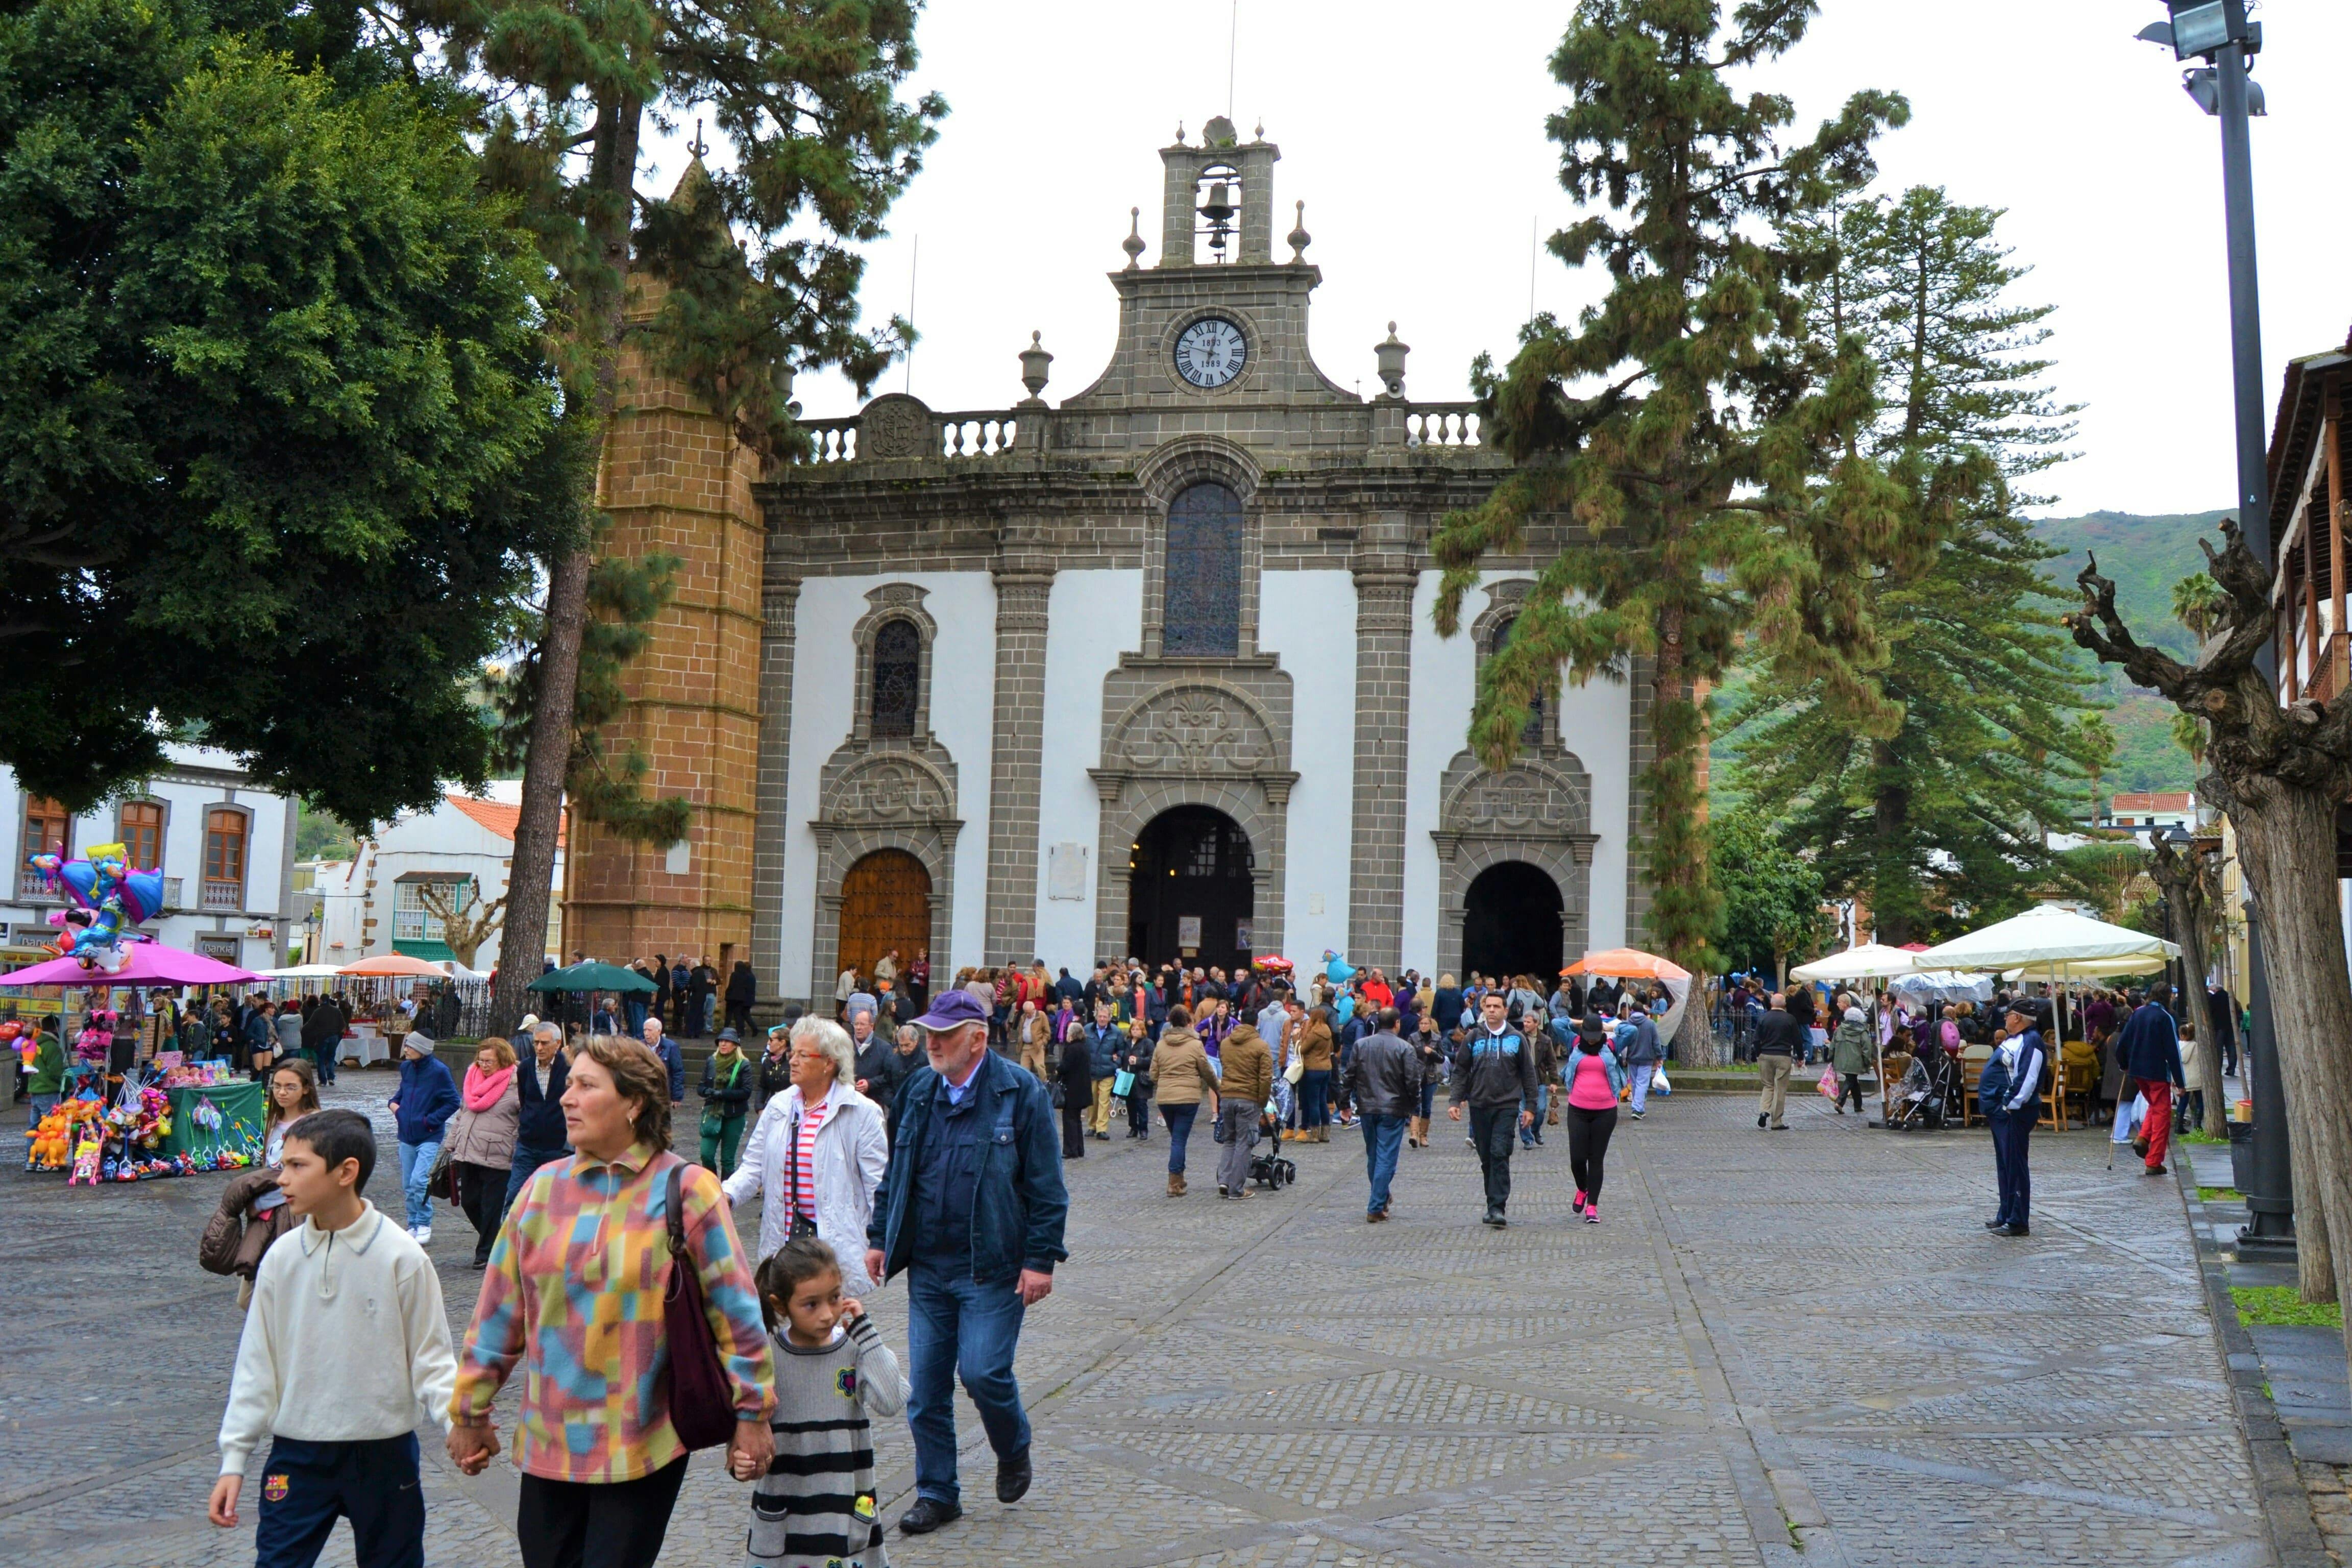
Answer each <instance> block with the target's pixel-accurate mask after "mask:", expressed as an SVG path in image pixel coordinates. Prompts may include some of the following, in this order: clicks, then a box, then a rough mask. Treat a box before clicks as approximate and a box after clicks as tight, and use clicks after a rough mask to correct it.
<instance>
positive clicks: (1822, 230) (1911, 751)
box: [1735, 187, 2112, 945]
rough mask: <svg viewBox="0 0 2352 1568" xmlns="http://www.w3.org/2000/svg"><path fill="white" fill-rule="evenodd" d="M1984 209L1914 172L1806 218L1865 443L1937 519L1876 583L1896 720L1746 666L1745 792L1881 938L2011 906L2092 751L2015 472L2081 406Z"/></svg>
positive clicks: (1953, 924) (2057, 435)
mask: <svg viewBox="0 0 2352 1568" xmlns="http://www.w3.org/2000/svg"><path fill="white" fill-rule="evenodd" d="M1999 218H2000V213H1999V212H1997V211H1995V210H1994V209H1992V208H1990V207H1971V206H1963V205H1957V204H1955V203H1953V202H1952V201H1950V200H1949V199H1948V197H1947V196H1946V195H1945V194H1944V193H1943V192H1942V191H1940V190H1936V189H1932V188H1927V187H1915V188H1913V189H1911V190H1909V191H1906V192H1905V193H1904V194H1903V195H1902V196H1901V197H1900V198H1899V199H1895V200H1892V201H1888V200H1884V199H1867V200H1861V201H1854V202H1849V203H1845V204H1842V205H1841V206H1840V208H1839V210H1838V212H1837V214H1836V216H1834V218H1833V219H1832V220H1831V221H1830V222H1828V223H1826V224H1823V225H1822V226H1820V227H1819V228H1818V229H1817V230H1815V231H1814V232H1813V239H1814V242H1815V243H1816V244H1818V245H1819V246H1820V247H1822V249H1824V250H1825V251H1827V252H1829V253H1830V260H1831V269H1830V271H1829V273H1828V275H1827V276H1826V277H1825V278H1823V279H1822V281H1821V282H1819V283H1817V284H1816V285H1814V287H1813V289H1812V290H1811V310H1812V325H1813V331H1814V332H1815V334H1816V335H1817V336H1818V337H1819V338H1820V339H1821V340H1822V342H1824V343H1834V342H1837V341H1839V340H1840V339H1842V338H1843V337H1844V336H1845V335H1846V334H1848V333H1851V332H1860V333H1862V334H1863V335H1864V337H1865V339H1866V340H1867V341H1868V342H1869V344H1870V348H1871V353H1872V358H1873V360H1874V362H1875V363H1876V364H1877V366H1878V371H1879V377H1880V379H1879V383H1878V387H1877V395H1878V397H1879V399H1880V401H1881V404H1882V406H1883V412H1882V413H1881V414H1880V416H1879V417H1878V418H1877V419H1876V420H1875V421H1874V423H1873V424H1872V426H1870V428H1869V430H1868V431H1867V433H1866V434H1865V435H1864V437H1863V446H1864V450H1866V451H1868V452H1869V453H1871V454H1872V455H1873V456H1874V457H1876V458H1878V459H1879V460H1880V461H1881V462H1883V463H1884V464H1885V466H1886V468H1887V469H1888V471H1889V472H1890V473H1892V474H1894V475H1895V476H1896V477H1897V478H1898V479H1900V480H1901V482H1903V483H1904V484H1905V485H1906V486H1907V487H1909V488H1911V489H1913V491H1914V494H1915V504H1916V507H1917V508H1918V510H1919V511H1920V513H1921V514H1922V515H1927V514H1928V513H1929V512H1930V511H1934V512H1936V513H1937V514H1938V515H1939V516H1940V517H1942V518H1943V519H1944V520H1945V526H1944V528H1943V529H1942V530H1941V532H1942V542H1940V543H1939V544H1938V545H1937V549H1936V552H1935V558H1934V562H1933V564H1932V565H1930V567H1929V568H1928V569H1927V572H1925V573H1924V574H1920V575H1918V576H1916V577H1905V576H1901V575H1896V574H1887V575H1885V576H1881V577H1880V578H1878V579H1877V580H1875V581H1874V582H1873V583H1872V584H1871V586H1870V590H1869V603H1870V612H1871V616H1872V619H1873V621H1874V623H1875V625H1876V626H1877V629H1878V631H1879V633H1880V635H1881V636H1883V637H1885V639H1886V647H1887V656H1888V657H1887V662H1886V666H1885V668H1884V669H1882V670H1881V671H1880V672H1879V675H1878V681H1879V686H1880V689H1881V690H1882V691H1883V692H1884V694H1885V698H1886V699H1887V700H1889V701H1892V702H1895V703H1899V704H1900V705H1901V710H1902V722H1901V723H1900V724H1899V725H1898V726H1897V727H1896V728H1895V731H1894V732H1893V733H1891V734H1883V735H1880V734H1871V733H1868V732H1866V731H1864V730H1862V729H1859V728H1857V727H1855V726H1853V725H1851V724H1849V723H1847V722H1846V721H1845V720H1844V716H1843V714H1841V713H1840V712H1839V711H1838V705H1837V701H1836V696H1835V693H1834V692H1832V690H1831V689H1829V688H1828V687H1827V686H1826V685H1825V684H1824V683H1823V682H1822V681H1821V680H1819V679H1808V680H1804V681H1801V682H1799V683H1796V684H1790V683H1787V682H1783V681H1779V680H1774V679H1769V678H1768V679H1763V680H1761V681H1759V683H1758V684H1757V686H1756V688H1755V689H1754V694H1753V696H1752V697H1751V699H1750V700H1749V701H1748V704H1747V705H1746V706H1745V707H1744V708H1743V709H1742V710H1740V712H1739V713H1738V716H1737V719H1736V721H1735V722H1736V724H1737V726H1738V731H1739V741H1738V756H1739V760H1740V765H1741V783H1742V784H1743V785H1744V786H1745V787H1746V790H1747V792H1748V795H1749V797H1750V798H1752V799H1753V800H1754V801H1755V802H1756V803H1757V805H1759V807H1761V808H1762V809H1763V810H1765V811H1766V812H1767V813H1768V814H1769V816H1772V817H1773V818H1774V819H1775V821H1776V822H1777V823H1778V825H1779V832H1780V837H1781V838H1782V839H1783V841H1784V842H1786V843H1788V844H1790V845H1791V846H1793V847H1799V848H1801V849H1803V850H1805V851H1807V852H1809V853H1810V854H1811V857H1812V858H1813V860H1814V863H1815V864H1816V865H1818V866H1819V867H1820V868H1821V869H1822V875H1823V877H1824V879H1826V881H1827V883H1828V886H1829V888H1830V889H1831V891H1832V893H1834V894H1836V895H1838V896H1841V897H1849V898H1855V899H1859V900H1862V901H1863V902H1864V904H1865V905H1866V906H1867V908H1868V910H1869V913H1870V919H1871V922H1872V924H1873V926H1874V929H1875V933H1876V936H1877V939H1878V940H1879V941H1880V942H1887V943H1890V944H1895V945H1900V944H1902V943H1904V942H1914V941H1918V940H1922V939H1927V940H1935V939H1938V938H1941V937H1944V936H1948V935H1953V934H1957V931H1958V929H1960V928H1961V927H1963V926H1965V925H1967V924H1969V923H1981V922H1982V921H1985V920H1987V919H1990V918H1997V917H1999V916H2002V915H2006V914H2010V913H2013V912H2014V911H2015V910H2018V909H2020V908H2022V907H2023V906H2024V905H2025V904H2026V903H2027V902H2028V901H2030V900H2031V897H2032V891H2033V889H2034V888H2035V886H2036V885H2037V884H2038V883H2039V882H2041V881H2042V880H2043V879H2045V878H2046V877H2047V875H2048V874H2049V872H2050V870H2051V867H2052V862H2051V857H2050V854H2049V852H2048V850H2047V849H2046V848H2045V847H2044V837H2043V835H2044V831H2045V830H2060V831H2063V830H2064V829H2066V828H2068V827H2070V826H2072V820H2073V817H2074V811H2075V809H2076V806H2077V805H2078V803H2079V801H2080V798H2081V797H2080V794H2079V784H2080V782H2081V781H2082V780H2083V778H2084V775H2085V773H2086V772H2092V771H2095V770H2097V769H2099V768H2101V767H2103V766H2104V765H2105V761H2106V752H2105V751H2104V750H2099V749H2098V742H2099V740H2100V738H2101V735H2102V733H2103V731H2104V728H2105V727H2104V726H2098V727H2096V728H2086V727H2083V726H2081V725H2079V724H2078V723H2077V722H2076V718H2077V715H2078V714H2080V713H2081V712H2082V710H2084V706H2085V703H2084V690H2085V689H2086V688H2087V687H2088V686H2089V685H2090V684H2091V683H2090V681H2089V679H2087V678H2086V677H2084V675H2083V674H2082V673H2081V672H2080V671H2079V670H2077V669H2076V668H2074V662H2073V660H2074V658H2075V657H2076V656H2074V653H2073V650H2072V649H2071V648H2070V647H2069V646H2068V644H2067V641H2066V637H2065V635H2064V632H2063V629H2062V628H2061V627H2060V625H2059V618H2060V610H2061V608H2062V605H2063V601H2062V599H2061V596H2060V590H2059V588H2058V587H2057V585H2056V584H2053V582H2051V580H2050V579H2049V578H2048V577H2046V576H2044V575H2043V574H2042V570H2041V566H2042V562H2044V561H2046V560H2049V559H2050V558H2051V557H2053V556H2054V555H2056V554H2057V553H2058V552H2057V551H2055V550H2053V549H2052V548H2050V547H2049V546H2048V545H2046V544H2043V543H2042V542H2041V541H2040V540H2038V539H2036V538H2035V537H2034V535H2033V531H2032V525H2031V524H2029V523H2028V522H2027V521H2025V520H2024V519H2023V518H2022V517H2021V516H2020V515H2019V512H2020V510H2021V509H2023V508H2026V507H2030V506H2034V505H2038V504H2041V503H2042V501H2043V500H2044V499H2045V498H2042V497H2039V496H2035V495H2032V494H2030V493H2020V492H2019V491H2018V490H2016V489H2014V488H2013V487H2014V486H2015V485H2017V484H2018V483H2019V482H2021V481H2024V480H2026V479H2028V478H2029V477H2030V476H2032V474H2034V473H2037V472H2039V471H2041V470H2042V469H2044V468H2049V467H2050V466H2051V465H2053V464H2054V463H2056V462H2058V461H2060V460H2061V459H2062V458H2063V444H2064V442H2065V440H2066V439H2067V437H2069V435H2071V433H2072V431H2073V426H2072V423H2071V419H2070V416H2072V415H2073V413H2074V409H2073V408H2071V407H2068V406H2064V405H2060V404H2058V403H2057V401H2056V400H2055V399H2054V398H2053V397H2052V395H2050V394H2049V393H2048V392H2047V391H2046V390H2045V389H2044V387H2043V385H2042V377H2043V375H2044V374H2045V373H2046V372H2047V371H2048V370H2049V368H2050V363H2049V362H2048V361H2047V360H2045V359H2042V358H2040V357H2037V355H2036V354H2035V352H2034V351H2035V350H2036V349H2038V348H2039V347H2040V345H2041V344H2042V342H2044V341H2045V340H2046V338H2047V337H2048V335H2049V333H2048V329H2047V328H2046V327H2044V326H2043V325H2042V321H2043V320H2044V318H2046V317H2047V316H2048V315H2049V314H2050V311H2051V309H2052V307H2050V306H2047V305H2032V304H2026V303H2021V302H2019V301H2017V300H2014V299H2012V298H2011V289H2012V288H2013V286H2014V285H2015V284H2016V283H2017V281H2018V280H2019V279H2021V278H2022V277H2023V276H2024V275H2025V271H2026V269H2025V268H2022V267H2020V266H2017V265H2014V264H2013V263H2011V261H2010V259H2009V252H2008V251H2007V250H2005V249H2004V248H2002V247H2000V245H1999V244H1998V243H1997V242H1996V241H1995V238H1994V229H1995V226H1996V224H1997V222H1998V220H1999ZM2107 749H2108V750H2111V749H2112V740H2111V739H2110V740H2109V741H2108V745H2107Z"/></svg>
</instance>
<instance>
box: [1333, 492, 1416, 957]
mask: <svg viewBox="0 0 2352 1568" xmlns="http://www.w3.org/2000/svg"><path fill="white" fill-rule="evenodd" d="M1396 532H1397V533H1398V534H1399V535H1400V537H1399V538H1398V540H1397V541H1396V542H1397V543H1398V544H1400V545H1401V546H1402V545H1404V544H1406V543H1407V542H1408V538H1409V535H1408V531H1407V530H1405V529H1404V528H1402V527H1399V528H1398V529H1397V530H1396ZM1415 565H1416V563H1415V559H1414V557H1413V555H1412V554H1411V553H1409V552H1407V551H1405V550H1403V549H1400V550H1399V551H1398V552H1395V553H1392V554H1373V553H1370V552H1367V553H1366V554H1364V555H1361V556H1360V557H1359V558H1358V560H1357V563H1356V569H1355V578H1356V754H1355V777H1354V802H1353V805H1354V813H1353V831H1352V835H1351V845H1352V848H1351V853H1350V855H1349V874H1348V951H1349V959H1350V961H1351V962H1353V963H1356V964H1358V965H1360V966H1369V965H1374V964H1377V965H1379V966H1380V967H1381V968H1383V969H1386V970H1388V971H1389V972H1390V973H1396V972H1397V971H1398V970H1400V969H1402V966H1403V963H1404V955H1403V948H1404V848H1405V845H1404V815H1405V810H1404V808H1405V763H1406V752H1405V748H1406V740H1407V731H1408V721H1409V720H1410V718H1411V710H1410V707H1409V700H1410V694H1411V692H1412V594H1413V587H1414V584H1415V583H1416V582H1417V580H1418V574H1417V573H1416V571H1415Z"/></svg>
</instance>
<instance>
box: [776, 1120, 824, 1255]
mask: <svg viewBox="0 0 2352 1568" xmlns="http://www.w3.org/2000/svg"><path fill="white" fill-rule="evenodd" d="M784 1163H786V1164H787V1165H789V1166H791V1168H792V1173H793V1185H792V1205H793V1210H792V1212H793V1227H792V1230H791V1231H790V1232H789V1233H788V1234H787V1239H788V1240H792V1241H798V1240H799V1239H800V1238H801V1237H804V1236H814V1235H815V1234H816V1221H814V1220H813V1219H811V1218H809V1216H808V1215H804V1214H803V1213H801V1119H800V1118H799V1117H798V1116H794V1117H793V1146H792V1152H790V1153H788V1154H786V1155H785V1156H784Z"/></svg>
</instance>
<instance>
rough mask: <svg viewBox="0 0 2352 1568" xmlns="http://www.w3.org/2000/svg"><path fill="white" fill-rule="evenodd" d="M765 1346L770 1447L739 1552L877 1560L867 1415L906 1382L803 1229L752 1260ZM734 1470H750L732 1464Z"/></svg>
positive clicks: (800, 1563) (879, 1411)
mask: <svg viewBox="0 0 2352 1568" xmlns="http://www.w3.org/2000/svg"><path fill="white" fill-rule="evenodd" d="M758 1283H759V1287H760V1310H761V1313H762V1314H763V1315H764V1316H765V1317H766V1319H767V1322H768V1332H769V1338H770V1339H771V1340H772V1341H773V1342H774V1345H775V1363H776V1408H775V1413H774V1415H772V1416H771V1417H770V1421H771V1424H772V1428H773V1430H774V1432H775V1440H776V1455H775V1458H774V1459H773V1461H772V1462H771V1464H770V1465H769V1467H768V1473H767V1474H766V1475H764V1476H760V1477H758V1482H759V1484H758V1485H756V1486H755V1487H753V1488H752V1489H751V1542H750V1552H751V1560H752V1561H753V1562H755V1563H762V1564H782V1565H783V1568H828V1565H830V1568H887V1558H886V1557H885V1555H884V1553H883V1550H882V1521H881V1516H880V1513H879V1511H878V1510H877V1502H876V1499H875V1495H874V1431H873V1426H872V1423H871V1422H870V1421H869V1419H868V1417H869V1416H873V1415H897V1414H898V1412H899V1411H901V1410H903V1409H904V1408H906V1404H907V1380H906V1379H905V1378H904V1377H903V1376H901V1375H900V1374H899V1372H898V1357H897V1356H896V1355H894V1354H892V1353H891V1351H890V1347H889V1346H887V1345H886V1344H884V1343H883V1342H882V1335H881V1331H879V1330H877V1329H876V1328H875V1326H874V1322H873V1320H872V1319H870V1318H868V1317H867V1316H866V1309H865V1307H864V1306H863V1305H862V1304H860V1303H859V1302H858V1301H856V1300H855V1299H845V1298H844V1297H843V1295H842V1293H841V1263H840V1260H839V1259H838V1258H835V1256H834V1251H833V1248H832V1247H828V1246H826V1245H825V1244H824V1242H822V1241H819V1240H818V1239H817V1238H816V1237H813V1236H808V1237H793V1239H792V1240H790V1241H788V1242H786V1243H785V1244H784V1245H783V1246H782V1247H781V1248H779V1249H778V1250H777V1251H776V1253H775V1254H774V1256H772V1257H771V1258H769V1259H768V1260H767V1261H766V1262H764V1263H762V1264H761V1265H760V1271H759V1275H758ZM736 1479H738V1480H751V1479H753V1476H752V1474H751V1473H750V1472H749V1471H747V1470H746V1469H745V1468H742V1462H741V1461H739V1462H738V1470H737V1475H736Z"/></svg>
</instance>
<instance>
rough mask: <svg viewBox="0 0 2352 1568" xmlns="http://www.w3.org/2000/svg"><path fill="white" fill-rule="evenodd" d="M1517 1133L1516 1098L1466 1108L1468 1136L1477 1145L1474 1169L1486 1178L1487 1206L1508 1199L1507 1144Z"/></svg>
mask: <svg viewBox="0 0 2352 1568" xmlns="http://www.w3.org/2000/svg"><path fill="white" fill-rule="evenodd" d="M1518 1137H1519V1102H1518V1101H1517V1100H1513V1101H1511V1102H1510V1103H1509V1104H1508V1105H1474V1106H1472V1107H1471V1108H1470V1139H1471V1142H1474V1143H1475V1144H1477V1145H1478V1173H1479V1174H1480V1175H1482V1176H1484V1177H1485V1178H1486V1206H1487V1207H1488V1208H1490V1209H1501V1208H1503V1207H1504V1206H1505V1205H1507V1204H1509V1203H1510V1201H1511V1146H1512V1145H1513V1144H1515V1143H1517V1142H1518Z"/></svg>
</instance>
